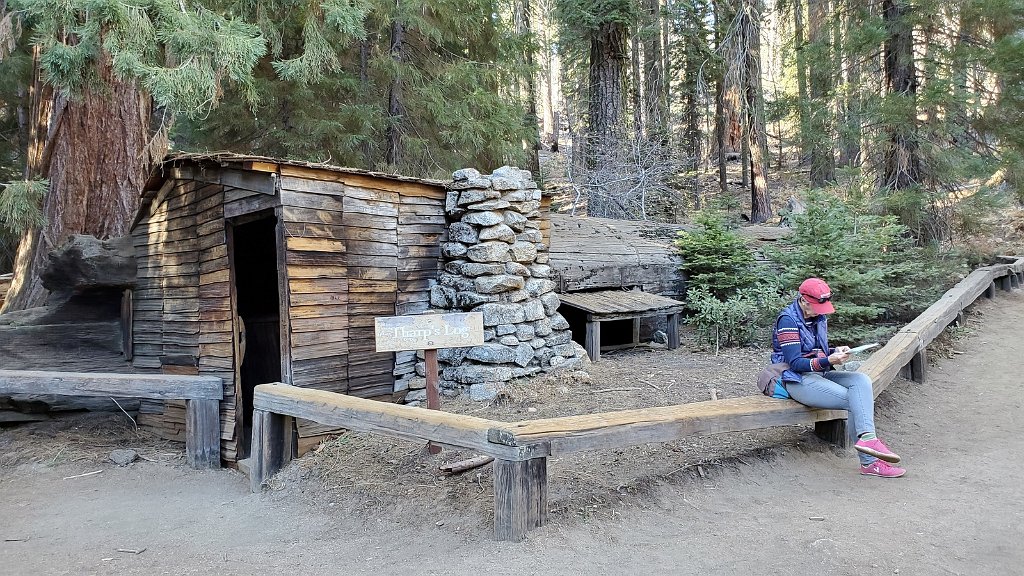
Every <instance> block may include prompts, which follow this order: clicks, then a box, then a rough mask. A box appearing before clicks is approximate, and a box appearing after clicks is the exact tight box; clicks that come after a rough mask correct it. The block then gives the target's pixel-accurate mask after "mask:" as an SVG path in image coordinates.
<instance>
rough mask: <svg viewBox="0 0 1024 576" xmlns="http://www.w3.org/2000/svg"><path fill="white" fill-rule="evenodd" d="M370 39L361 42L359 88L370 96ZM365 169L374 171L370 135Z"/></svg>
mask: <svg viewBox="0 0 1024 576" xmlns="http://www.w3.org/2000/svg"><path fill="white" fill-rule="evenodd" d="M367 28H369V26H367ZM369 67H370V39H369V38H363V39H361V40H360V41H359V87H360V88H361V89H362V90H363V94H367V95H368V94H370V75H369ZM360 148H362V149H363V168H365V169H366V170H373V169H374V162H373V148H372V147H371V143H370V138H369V135H367V138H366V139H365V140H364V141H363V144H362V146H360Z"/></svg>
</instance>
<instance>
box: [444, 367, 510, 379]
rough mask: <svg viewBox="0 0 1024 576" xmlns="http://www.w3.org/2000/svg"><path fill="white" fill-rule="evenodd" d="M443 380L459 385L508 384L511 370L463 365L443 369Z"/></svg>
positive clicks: (508, 368) (507, 368)
mask: <svg viewBox="0 0 1024 576" xmlns="http://www.w3.org/2000/svg"><path fill="white" fill-rule="evenodd" d="M443 374H444V379H445V380H453V381H455V382H458V383H460V384H479V383H481V382H508V381H509V380H511V379H512V369H511V368H510V367H508V366H485V365H481V364H463V365H462V366H457V367H453V368H445V369H444V372H443Z"/></svg>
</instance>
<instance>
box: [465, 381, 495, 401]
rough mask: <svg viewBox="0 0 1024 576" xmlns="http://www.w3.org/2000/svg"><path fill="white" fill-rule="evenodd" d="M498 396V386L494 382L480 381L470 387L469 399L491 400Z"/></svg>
mask: <svg viewBox="0 0 1024 576" xmlns="http://www.w3.org/2000/svg"><path fill="white" fill-rule="evenodd" d="M497 397H498V386H497V385H496V384H495V383H494V382H480V383H478V384H473V385H472V386H470V387H469V399H470V400H472V401H474V402H490V401H491V400H494V399H495V398H497Z"/></svg>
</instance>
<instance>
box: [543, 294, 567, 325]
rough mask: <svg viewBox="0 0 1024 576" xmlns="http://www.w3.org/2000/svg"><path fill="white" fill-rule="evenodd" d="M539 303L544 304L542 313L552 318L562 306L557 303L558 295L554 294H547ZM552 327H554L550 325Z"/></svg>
mask: <svg viewBox="0 0 1024 576" xmlns="http://www.w3.org/2000/svg"><path fill="white" fill-rule="evenodd" d="M540 301H541V303H543V304H544V312H545V313H546V314H547V315H548V316H553V315H554V314H555V312H558V307H559V306H561V304H562V303H561V302H559V301H558V294H555V293H554V292H548V293H547V294H545V295H543V296H541V297H540ZM552 327H554V325H552Z"/></svg>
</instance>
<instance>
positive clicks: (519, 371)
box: [512, 366, 540, 378]
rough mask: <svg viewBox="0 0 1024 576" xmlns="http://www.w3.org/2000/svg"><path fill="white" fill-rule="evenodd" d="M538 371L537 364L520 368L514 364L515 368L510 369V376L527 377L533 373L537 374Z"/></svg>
mask: <svg viewBox="0 0 1024 576" xmlns="http://www.w3.org/2000/svg"><path fill="white" fill-rule="evenodd" d="M539 372H540V367H539V366H529V367H527V368H520V367H518V366H516V367H515V368H513V369H512V377H513V378H529V377H530V376H533V375H535V374H537V373H539Z"/></svg>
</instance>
